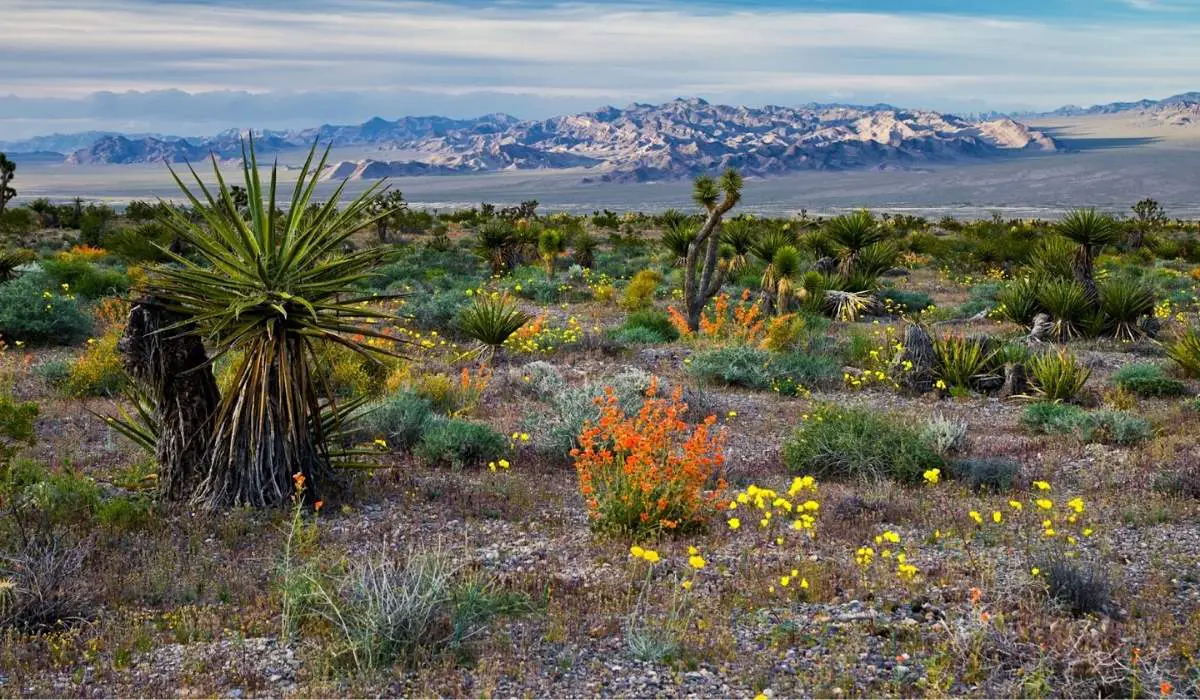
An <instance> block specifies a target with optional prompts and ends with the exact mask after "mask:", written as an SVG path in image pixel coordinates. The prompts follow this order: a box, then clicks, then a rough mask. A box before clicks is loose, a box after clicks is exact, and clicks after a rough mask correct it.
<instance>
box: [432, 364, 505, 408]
mask: <svg viewBox="0 0 1200 700" xmlns="http://www.w3.org/2000/svg"><path fill="white" fill-rule="evenodd" d="M491 379H492V374H491V370H489V369H488V368H487V367H486V366H480V367H478V368H477V369H476V370H475V371H474V372H472V371H471V369H470V368H468V367H463V368H462V369H460V370H459V372H458V376H451V375H449V374H447V373H445V372H436V373H432V374H423V375H421V376H419V377H418V378H416V379H415V380H414V381H413V382H412V390H413V392H414V393H416V394H417V395H418V396H420V397H422V398H424V399H425V400H426V401H428V402H429V405H430V406H431V407H432V408H433V410H434V411H436V412H437V413H441V414H443V415H447V416H461V415H465V414H467V413H470V412H471V411H473V410H475V408H476V407H477V406H478V405H479V400H480V399H481V398H482V397H483V392H484V391H486V390H487V387H488V384H489V383H490V382H491Z"/></svg>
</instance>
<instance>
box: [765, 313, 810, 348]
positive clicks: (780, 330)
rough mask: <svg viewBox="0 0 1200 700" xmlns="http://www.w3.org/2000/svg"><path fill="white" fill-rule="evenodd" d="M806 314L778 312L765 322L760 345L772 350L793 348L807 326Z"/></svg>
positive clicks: (807, 317)
mask: <svg viewBox="0 0 1200 700" xmlns="http://www.w3.org/2000/svg"><path fill="white" fill-rule="evenodd" d="M808 319H809V316H808V315H807V314H780V315H779V316H775V317H774V318H772V319H771V320H770V321H768V322H767V333H766V336H765V337H764V338H763V341H762V346H763V347H764V348H765V349H767V350H770V351H772V352H783V351H785V350H791V349H794V348H795V347H796V346H797V344H798V343H799V342H800V338H801V336H802V335H803V334H804V333H805V331H806V329H807V327H808Z"/></svg>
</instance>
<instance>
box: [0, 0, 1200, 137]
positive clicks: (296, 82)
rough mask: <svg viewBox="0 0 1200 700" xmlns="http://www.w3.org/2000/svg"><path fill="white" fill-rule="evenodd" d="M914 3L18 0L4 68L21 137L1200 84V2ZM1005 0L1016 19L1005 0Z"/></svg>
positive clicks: (1018, 100) (11, 0)
mask: <svg viewBox="0 0 1200 700" xmlns="http://www.w3.org/2000/svg"><path fill="white" fill-rule="evenodd" d="M898 4H899V5H904V6H905V7H906V8H907V9H908V10H909V11H907V12H903V13H900V12H896V11H885V10H884V9H883V8H886V7H888V6H889V4H886V3H882V2H877V1H876V0H847V1H845V2H839V3H831V2H821V1H820V0H811V1H810V2H782V1H779V2H769V1H767V0H762V1H760V2H754V3H733V2H723V3H722V2H709V3H682V2H657V3H640V4H638V5H637V6H634V5H620V4H615V3H598V2H597V3H592V4H588V3H573V4H555V3H550V2H542V3H529V2H506V3H484V2H459V3H451V2H437V3H419V2H404V1H400V0H322V1H321V2H315V1H313V0H292V1H287V2H285V1H283V0H259V1H258V2H253V3H251V2H245V3H241V2H237V3H235V2H221V1H218V2H214V1H212V0H208V1H206V2H204V1H201V0H172V1H170V2H161V1H159V2H149V1H148V0H86V1H85V0H74V1H70V0H4V5H5V9H4V10H3V15H4V25H5V36H6V40H5V42H4V43H3V45H0V65H8V66H20V70H9V71H5V72H3V73H0V95H6V94H8V95H10V96H7V97H0V140H4V139H12V138H19V137H23V136H28V135H33V134H41V133H46V132H49V131H53V130H59V131H67V130H69V131H78V130H83V129H92V128H102V129H120V130H133V131H163V132H171V133H178V134H184V135H187V134H201V133H210V132H212V131H215V130H217V129H220V128H226V127H229V126H255V127H275V128H278V127H287V126H307V125H311V124H314V123H317V122H323V121H324V122H358V121H362V120H364V119H366V118H367V117H369V116H372V115H376V114H379V115H383V116H389V117H395V116H399V115H401V114H418V113H442V114H447V115H450V116H466V115H475V114H480V113H484V112H491V111H508V112H511V113H514V114H517V115H518V116H526V117H537V116H545V115H549V114H552V113H559V112H564V111H574V110H580V109H590V108H594V107H597V106H600V105H602V104H607V103H614V104H625V103H628V102H631V101H658V100H665V99H670V98H672V97H676V96H681V95H686V96H692V95H699V96H703V97H706V98H708V99H710V100H717V101H727V102H734V103H754V104H762V103H768V102H774V103H785V104H795V103H801V102H808V101H834V100H837V101H854V102H877V101H889V102H893V103H898V104H903V105H912V106H928V107H934V108H939V109H948V110H956V111H967V110H979V109H990V108H999V109H1019V108H1053V107H1057V106H1059V105H1061V104H1064V103H1079V104H1085V103H1086V104H1091V103H1095V102H1103V101H1110V100H1118V99H1137V98H1141V97H1161V96H1165V95H1168V94H1171V93H1174V92H1181V91H1184V90H1190V89H1197V88H1200V75H1198V73H1200V41H1198V40H1200V22H1198V21H1197V12H1196V9H1195V8H1194V7H1193V6H1192V5H1190V4H1187V5H1185V4H1183V3H1180V2H1178V1H1171V0H1109V1H1107V2H1106V1H1105V0H1086V2H1080V1H1079V0H1058V2H1048V1H1047V0H1042V1H1041V2H1036V3H1035V2H1030V1H1028V0H1013V1H1012V2H1010V3H994V2H988V3H971V2H954V3H947V2H946V1H945V0H924V1H918V2H913V3H890V5H891V6H894V5H898ZM246 5H250V7H246ZM997 6H999V7H1003V8H1004V12H1005V14H1004V16H999V15H998V14H988V13H990V12H992V11H991V10H988V9H987V8H996V7H997ZM797 8H800V9H797ZM832 8H838V11H831V10H832ZM844 8H849V9H850V10H852V11H846V10H845V9H844ZM951 8H953V9H954V11H955V12H957V14H947V12H948V11H949V10H950V9H951ZM995 12H999V10H996V11H995ZM97 93H99V94H97Z"/></svg>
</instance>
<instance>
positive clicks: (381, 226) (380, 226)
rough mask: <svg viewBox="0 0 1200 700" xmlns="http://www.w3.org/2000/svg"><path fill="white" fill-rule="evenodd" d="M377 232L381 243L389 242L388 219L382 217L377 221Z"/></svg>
mask: <svg viewBox="0 0 1200 700" xmlns="http://www.w3.org/2000/svg"><path fill="white" fill-rule="evenodd" d="M375 233H376V234H377V235H378V236H379V242H380V243H387V242H388V225H387V221H384V220H383V219H380V220H379V221H376V222H375Z"/></svg>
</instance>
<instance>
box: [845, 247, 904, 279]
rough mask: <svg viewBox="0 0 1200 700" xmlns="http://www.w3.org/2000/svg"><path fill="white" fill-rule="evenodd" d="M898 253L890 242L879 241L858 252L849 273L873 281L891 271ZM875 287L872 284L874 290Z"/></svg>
mask: <svg viewBox="0 0 1200 700" xmlns="http://www.w3.org/2000/svg"><path fill="white" fill-rule="evenodd" d="M899 254H900V253H899V251H898V250H896V246H895V245H894V244H893V243H891V242H890V241H880V242H878V243H872V244H871V245H869V246H867V247H866V248H863V249H862V250H860V251H858V258H857V259H856V260H855V261H854V268H853V269H852V270H851V273H852V274H854V275H859V276H862V277H863V278H869V279H871V280H874V279H875V278H876V277H879V276H880V275H882V274H883V273H885V272H887V271H888V270H890V269H892V267H893V266H894V265H895V264H896V258H897V256H899ZM875 286H876V285H874V284H872V285H871V287H872V288H874V287H875Z"/></svg>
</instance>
